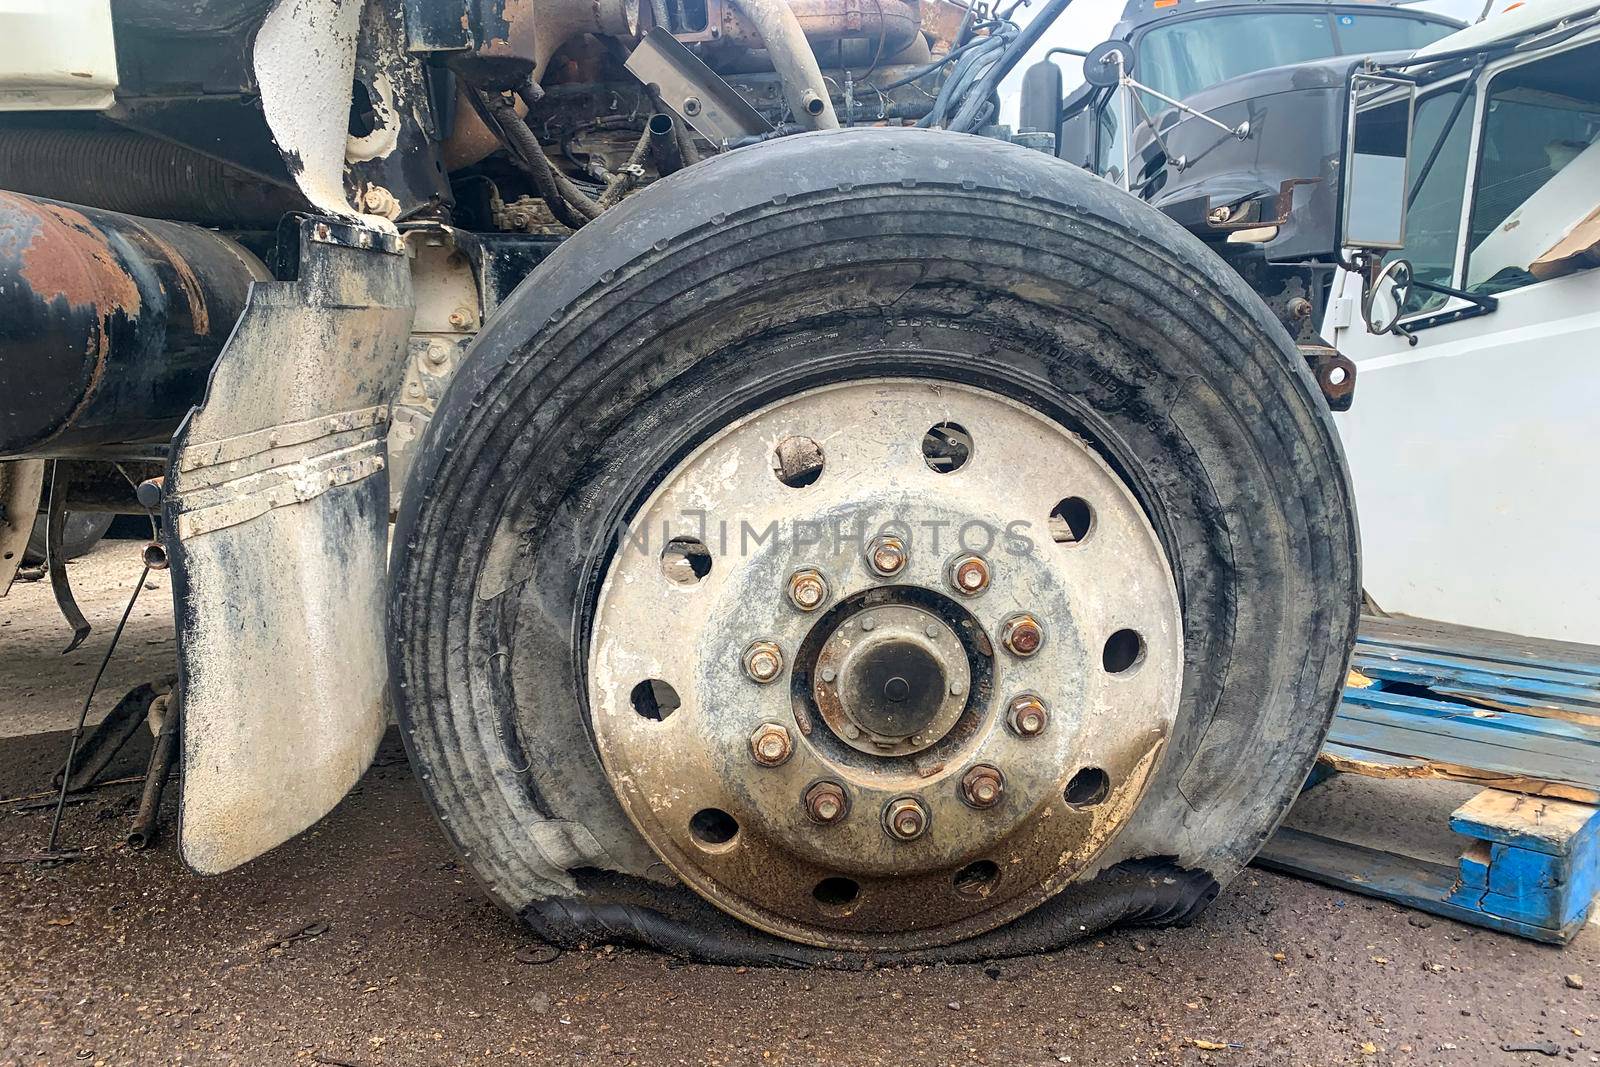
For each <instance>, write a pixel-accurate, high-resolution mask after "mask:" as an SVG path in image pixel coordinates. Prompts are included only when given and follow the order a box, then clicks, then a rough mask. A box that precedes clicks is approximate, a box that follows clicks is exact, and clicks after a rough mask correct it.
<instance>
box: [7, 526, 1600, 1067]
mask: <svg viewBox="0 0 1600 1067" xmlns="http://www.w3.org/2000/svg"><path fill="white" fill-rule="evenodd" d="M134 551H136V546H134V545H132V544H131V543H124V544H120V545H117V544H113V545H110V546H108V547H106V548H103V549H101V550H100V551H99V552H97V553H96V554H94V555H93V556H91V557H88V558H87V559H86V560H84V561H82V562H80V563H79V564H77V565H76V566H75V567H74V578H75V579H78V578H80V576H81V579H82V589H83V591H84V597H83V599H84V607H85V611H86V613H87V614H88V615H89V616H90V619H91V621H92V622H94V623H96V625H97V627H101V628H102V632H101V633H99V634H98V635H97V638H96V640H104V638H105V634H106V633H108V632H109V630H110V628H111V626H113V625H114V624H115V619H116V616H117V615H118V614H119V613H120V610H121V607H122V602H123V600H124V598H125V597H126V595H127V593H128V591H129V590H130V588H131V582H132V580H133V579H134V578H135V577H136V576H137V573H138V572H137V567H136V565H134V564H133V552H134ZM119 583H120V584H119ZM157 586H158V589H157V590H156V591H147V592H146V594H145V596H146V597H147V598H148V599H147V600H142V606H141V609H140V610H141V612H142V611H144V610H148V611H149V614H148V615H144V614H137V615H136V619H135V625H134V628H133V629H132V631H130V636H133V635H137V636H136V637H135V640H134V641H132V642H131V643H130V644H129V646H128V647H127V648H126V651H127V652H128V654H129V657H128V659H127V660H126V662H125V663H124V664H123V665H122V666H121V667H119V668H118V670H117V672H115V673H114V675H113V677H114V678H115V679H116V681H115V682H114V684H111V685H110V686H109V688H108V692H107V695H106V699H105V701H104V702H103V706H102V708H101V710H103V708H104V707H109V705H110V703H111V702H113V701H114V700H115V698H116V696H117V695H120V690H121V688H123V687H125V686H126V685H131V684H133V683H134V682H137V681H140V680H144V679H145V678H148V677H152V676H154V675H155V674H156V673H159V672H160V671H162V670H163V669H170V666H169V665H170V658H171V644H170V642H168V641H164V639H163V634H162V627H163V626H164V625H165V624H166V620H167V618H168V617H169V615H170V601H169V599H168V596H167V591H166V587H165V581H164V579H158V581H157ZM52 610H53V609H52V608H50V605H49V597H48V590H47V589H46V588H45V587H44V586H42V585H32V586H19V587H18V588H17V589H16V590H14V592H13V594H12V596H11V597H10V598H7V599H6V600H5V601H4V602H0V650H3V652H4V653H5V656H4V657H0V658H3V659H4V660H5V666H4V668H3V671H4V673H0V709H3V711H4V721H5V722H7V723H8V724H9V725H10V726H11V727H12V728H11V729H9V730H8V731H7V732H8V733H9V734H10V735H11V736H5V737H4V739H0V793H3V794H5V795H6V796H8V797H9V796H16V795H20V794H26V793H30V792H32V791H34V790H36V789H38V788H39V787H40V786H41V785H43V784H44V783H45V782H46V781H47V780H48V778H49V775H50V773H51V770H52V769H53V767H54V766H55V764H56V762H57V761H58V760H59V759H60V757H61V754H62V752H63V750H64V745H65V735H64V734H63V733H61V732H60V731H61V729H62V728H63V727H64V726H66V725H68V724H70V721H71V719H72V718H73V717H75V715H76V714H77V706H78V704H79V703H80V702H81V700H82V688H83V686H84V685H86V684H87V680H88V677H89V675H90V674H91V673H92V671H93V669H94V664H95V663H96V662H97V659H98V656H97V655H96V654H94V653H93V651H92V648H93V647H94V646H88V647H87V648H86V651H85V652H83V653H80V654H78V655H74V656H72V657H65V658H63V657H61V656H59V655H56V653H57V652H58V651H59V647H58V644H57V641H58V639H59V638H60V637H61V633H62V632H61V630H60V626H59V623H58V622H56V621H55V620H54V619H53V618H52V617H51V614H50V612H51V611H52ZM98 647H100V648H101V649H102V650H103V647H104V646H103V645H100V646H98ZM41 650H42V651H44V652H46V653H47V655H39V654H38V653H39V652H41ZM24 654H26V655H24ZM23 659H25V660H26V662H18V661H19V660H23ZM19 720H21V722H23V723H26V724H29V725H30V726H31V727H32V728H31V729H29V730H24V729H22V728H21V727H20V726H18V721H19ZM41 730H47V731H52V732H39V731H41ZM138 745H139V749H138V750H135V751H131V752H129V753H127V754H126V755H125V757H124V759H123V760H122V762H121V764H120V765H119V767H118V768H117V771H116V772H114V773H125V772H128V771H131V770H134V769H136V768H137V766H138V765H139V761H140V760H141V759H142V755H143V750H144V749H145V748H147V741H146V739H144V738H140V740H139V742H138ZM135 788H136V787H134V786H123V787H115V788H111V789H107V790H104V791H102V792H100V793H98V794H95V795H94V796H93V797H92V798H91V799H89V800H88V801H87V802H85V803H81V804H76V805H73V806H71V807H69V809H68V812H67V819H66V823H65V832H64V836H65V839H66V843H68V844H71V845H75V846H78V847H81V848H84V849H86V850H87V851H86V853H85V856H84V858H83V859H81V860H79V861H77V862H74V863H70V864H67V865H64V866H59V867H55V868H44V867H40V866H39V865H37V864H31V863H5V864H0V1064H39V1063H43V1064H77V1063H85V1064H87V1063H101V1064H129V1063H137V1064H213V1063H230V1064H251V1065H257V1064H261V1065H275V1064H331V1065H355V1067H378V1065H389V1064H397V1065H398V1064H408V1065H409V1064H416V1065H422V1064H429V1065H432V1064H441V1065H442V1064H458V1063H501V1062H504V1063H513V1062H530V1063H640V1064H656V1063H663V1064H664V1063H684V1064H701V1063H710V1064H723V1063H729V1064H779V1063H787V1064H813V1063H822V1062H828V1063H838V1064H857V1063H864V1064H880V1063H881V1064H906V1063H918V1064H920V1063H985V1064H1005V1065H1031V1064H1053V1063H1075V1064H1133V1063H1168V1064H1171V1063H1189V1064H1192V1063H1215V1064H1240V1065H1244V1064H1251V1065H1254V1064H1274V1065H1276V1064H1307V1065H1327V1064H1363V1065H1376V1064H1484V1063H1495V1064H1497V1063H1512V1064H1516V1063H1529V1064H1542V1063H1548V1062H1553V1061H1576V1062H1580V1063H1595V1062H1600V1054H1597V1053H1596V1051H1594V1050H1597V1049H1600V1040H1597V1039H1600V1018H1597V1014H1600V1003H1597V1000H1596V997H1597V993H1596V990H1600V965H1597V961H1596V956H1597V954H1600V935H1596V934H1595V932H1594V931H1587V932H1585V933H1584V934H1583V935H1582V936H1581V937H1580V938H1579V939H1578V940H1577V941H1576V942H1575V943H1574V944H1573V945H1572V946H1571V947H1569V948H1567V949H1566V950H1555V949H1550V948H1545V947H1542V946H1537V945H1533V944H1531V943H1528V942H1523V941H1519V940H1517V939H1514V938H1510V937H1504V936H1501V935H1498V934H1493V933H1489V932H1487V931H1483V930H1478V929H1474V928H1471V927H1466V926H1460V925H1457V924H1454V923H1451V922H1447V921H1444V920H1439V919H1432V918H1428V917H1425V916H1422V915H1420V914H1417V913H1414V912H1408V911H1405V910H1403V909H1400V908H1397V907H1393V906H1391V905H1389V904H1385V903H1381V902H1377V901H1372V900H1366V899H1363V898H1360V897H1354V896H1350V895H1348V894H1344V893H1340V892H1335V891H1332V890H1328V889H1324V888H1321V887H1318V886H1314V885H1311V884H1309V883H1303V882H1299V881H1295V880H1293V879H1288V878H1282V877H1278V876H1276V875H1271V874H1267V873H1264V872H1258V871H1250V872H1247V873H1246V874H1245V875H1244V877H1242V878H1241V879H1239V880H1238V881H1237V882H1236V883H1235V884H1234V885H1233V886H1232V887H1230V888H1229V889H1228V890H1227V891H1226V892H1224V893H1223V895H1222V897H1221V898H1220V899H1219V900H1218V901H1217V903H1216V904H1215V905H1214V906H1213V907H1212V908H1211V909H1210V910H1209V911H1208V912H1206V913H1205V915H1204V916H1202V917H1201V919H1200V920H1199V921H1198V922H1197V923H1196V924H1194V925H1193V926H1191V927H1189V928H1187V929H1183V930H1163V931H1156V930H1128V931H1121V932H1117V933H1114V934H1111V935H1108V936H1105V937H1103V938H1100V939H1098V940H1094V941H1089V942H1085V943H1084V944H1082V945H1080V946H1077V947H1075V948H1073V949H1070V950H1068V951H1065V952H1060V953H1055V954H1052V955H1048V956H1039V957H1032V958H1026V959H1018V960H1002V961H996V962H994V963H991V964H989V965H987V966H962V967H924V968H908V969H885V970H876V971H867V972H863V973H853V974H839V973H831V972H829V973H812V972H803V971H772V970H759V969H755V970H746V969H744V968H725V967H702V966H684V965H680V964H677V963H675V962H674V961H672V960H669V959H665V958H663V957H660V956H657V955H653V954H650V953H645V952H639V951H636V950H632V949H629V948H627V947H623V946H605V945H596V946H593V947H591V948H589V949H586V950H584V951H578V952H568V953H565V954H561V955H559V956H555V958H553V959H548V958H547V956H549V955H554V954H553V953H546V952H544V951H542V946H539V945H538V944H537V943H536V942H533V941H532V940H531V939H529V938H528V937H527V936H526V935H525V934H524V933H523V932H522V931H521V930H520V929H519V928H518V926H517V924H516V923H515V921H513V920H512V919H510V918H508V917H506V916H505V915H503V914H501V913H500V912H499V911H497V910H496V909H495V908H494V907H492V906H491V905H490V904H489V903H488V902H487V901H486V900H485V899H484V898H483V897H482V896H481V895H480V894H479V893H478V891H477V889H476V887H475V886H474V884H473V882H472V880H471V878H470V876H469V875H468V874H467V873H466V872H465V871H463V870H462V869H461V868H460V866H459V865H458V864H457V863H456V861H455V859H454V857H453V856H452V854H451V852H450V849H449V848H448V846H447V845H446V844H445V842H444V840H443V839H442V837H441V836H440V835H439V833H438V831H437V830H436V828H435V826H434V823H433V820H432V818H431V817H430V816H429V814H428V812H427V810H426V807H425V806H424V804H423V801H422V798H421V796H420V794H419V793H418V792H417V789H416V787H415V784H414V783H413V780H412V777H411V774H410V771H409V769H408V768H407V766H406V765H405V756H404V753H403V752H402V751H401V750H400V748H399V746H398V744H396V743H394V742H393V740H392V739H391V740H390V741H389V742H388V743H386V744H385V746H384V749H383V752H382V753H381V754H380V757H379V759H378V762H377V765H376V766H375V767H374V768H373V770H372V771H371V772H370V773H369V774H368V775H367V777H366V779H365V780H364V781H363V782H362V784H361V785H360V786H359V787H358V788H357V790H356V791H355V792H354V793H352V794H351V796H350V797H349V798H348V799H346V801H345V802H344V803H343V804H342V805H341V806H340V807H339V808H338V810H336V811H335V812H334V813H333V814H332V815H331V816H329V818H328V819H327V820H325V821H324V822H323V823H321V824H320V825H319V826H317V827H316V828H315V829H313V830H312V831H311V832H310V833H308V834H306V835H304V836H303V837H302V838H300V839H299V840H296V841H294V842H292V843H290V844H289V845H287V846H285V847H284V848H282V849H279V850H278V851H276V852H274V853H272V854H271V855H269V856H266V857H264V858H262V859H261V860H258V861H257V862H255V863H253V864H250V865H249V866H247V867H245V868H244V869H242V870H239V871H235V872H233V873H231V874H228V875H224V876H221V877H217V878H208V879H200V878H196V877H194V876H192V875H190V874H188V873H187V872H185V870H184V869H183V867H182V865H181V863H179V861H178V859H177V857H176V855H175V854H174V853H173V851H172V849H171V846H170V843H169V841H168V840H167V839H164V840H163V843H162V845H161V846H160V847H158V848H157V849H155V850H153V851H150V852H145V853H134V852H130V851H128V850H127V849H126V848H125V847H123V846H122V844H121V840H122V837H123V835H124V834H125V833H126V828H127V820H128V817H129V814H130V812H131V810H132V806H133V803H134V800H135V792H134V791H135ZM19 809H20V811H19ZM48 819H49V816H48V813H47V812H46V811H39V810H30V809H28V808H27V805H26V802H19V801H8V802H6V803H5V804H3V805H0V853H17V852H22V851H26V850H32V849H36V848H38V847H39V845H40V844H41V843H42V842H43V839H44V835H45V833H46V831H47V829H48ZM171 819H172V811H171V804H170V801H169V804H168V811H167V825H168V826H169V828H170V824H171ZM1567 975H1576V976H1587V977H1588V979H1589V985H1590V988H1589V989H1573V988H1569V986H1568V983H1567V981H1566V977H1565V976H1567ZM1591 1034H1592V1035H1595V1036H1594V1037H1591V1036H1588V1035H1591ZM1540 1044H1546V1046H1547V1047H1550V1045H1552V1044H1553V1047H1554V1052H1553V1053H1552V1054H1550V1055H1546V1054H1545V1053H1543V1052H1534V1051H1529V1052H1508V1051H1505V1050H1504V1046H1507V1045H1510V1046H1519V1045H1540Z"/></svg>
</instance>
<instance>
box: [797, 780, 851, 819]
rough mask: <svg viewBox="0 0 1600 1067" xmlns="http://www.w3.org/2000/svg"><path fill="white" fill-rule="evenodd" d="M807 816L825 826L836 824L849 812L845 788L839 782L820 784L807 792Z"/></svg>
mask: <svg viewBox="0 0 1600 1067" xmlns="http://www.w3.org/2000/svg"><path fill="white" fill-rule="evenodd" d="M805 803H806V814H807V815H809V816H811V818H812V819H813V820H815V821H816V822H820V823H822V824H823V825H824V826H826V825H828V824H830V823H836V822H838V821H839V820H840V819H842V818H844V817H845V813H846V812H847V811H849V808H850V802H849V801H848V800H847V799H846V798H845V795H844V787H843V786H841V785H840V784H839V783H838V782H818V783H817V784H816V785H814V786H812V787H811V788H810V789H807V790H806V797H805Z"/></svg>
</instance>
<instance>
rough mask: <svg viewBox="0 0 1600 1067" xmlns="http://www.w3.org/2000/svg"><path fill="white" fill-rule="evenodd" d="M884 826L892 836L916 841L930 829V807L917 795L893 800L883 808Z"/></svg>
mask: <svg viewBox="0 0 1600 1067" xmlns="http://www.w3.org/2000/svg"><path fill="white" fill-rule="evenodd" d="M883 828H884V829H885V830H887V831H888V833H889V836H890V837H893V838H896V839H898V840H901V841H914V840H916V839H917V838H919V837H921V836H922V835H923V833H924V832H926V831H927V829H928V809H927V808H926V807H925V806H924V805H923V803H922V801H920V800H918V799H917V798H916V797H901V798H900V799H898V800H891V801H889V806H888V807H886V808H884V809H883Z"/></svg>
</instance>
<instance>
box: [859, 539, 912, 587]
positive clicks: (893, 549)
mask: <svg viewBox="0 0 1600 1067" xmlns="http://www.w3.org/2000/svg"><path fill="white" fill-rule="evenodd" d="M905 565H906V543H905V542H904V541H902V540H900V538H898V537H896V536H895V535H894V534H879V535H878V536H876V537H874V538H873V539H872V540H871V541H868V542H867V566H868V567H871V568H872V573H874V574H876V575H877V576H878V577H880V578H891V577H893V576H894V575H896V574H899V573H900V571H901V570H902V569H903V568H904V567H905Z"/></svg>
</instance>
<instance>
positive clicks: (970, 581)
mask: <svg viewBox="0 0 1600 1067" xmlns="http://www.w3.org/2000/svg"><path fill="white" fill-rule="evenodd" d="M950 584H951V585H953V586H955V588H956V592H958V593H960V594H961V595H962V596H977V595H978V594H979V593H982V592H983V591H984V590H986V589H988V588H989V564H987V563H985V562H984V560H983V557H982V556H957V557H956V558H955V559H953V560H951V561H950Z"/></svg>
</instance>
